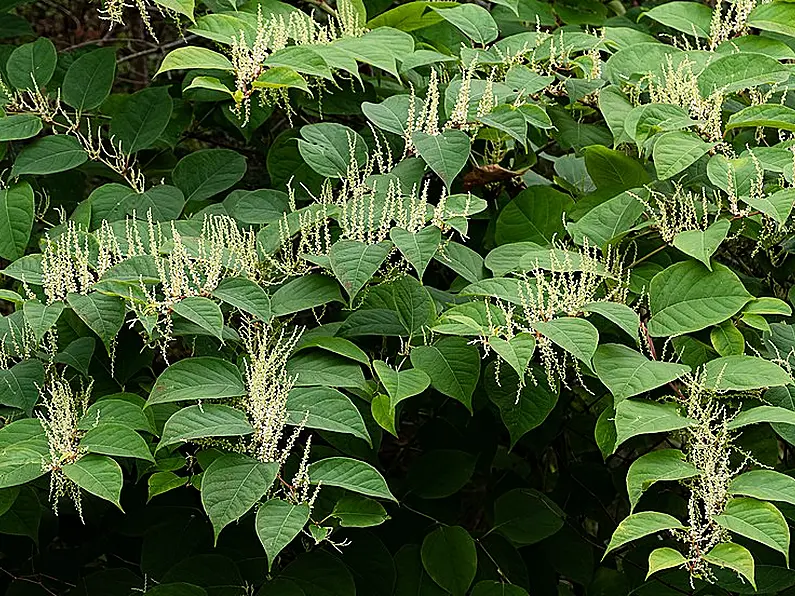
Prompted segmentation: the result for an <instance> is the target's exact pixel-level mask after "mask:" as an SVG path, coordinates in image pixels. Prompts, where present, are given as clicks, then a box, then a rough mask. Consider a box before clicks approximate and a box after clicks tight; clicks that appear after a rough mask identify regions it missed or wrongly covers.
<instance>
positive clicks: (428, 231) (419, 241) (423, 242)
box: [389, 226, 442, 279]
mask: <svg viewBox="0 0 795 596" xmlns="http://www.w3.org/2000/svg"><path fill="white" fill-rule="evenodd" d="M389 237H390V239H391V240H392V242H394V243H395V246H396V247H397V249H398V250H399V251H400V254H402V255H403V257H404V258H405V259H406V260H407V261H408V262H409V263H410V264H411V266H412V267H414V270H415V271H416V272H417V275H418V276H419V278H420V279H422V276H423V275H425V269H427V267H428V263H430V262H431V259H432V258H433V257H434V255H435V254H436V252H437V251H438V250H439V245H440V244H441V242H442V231H441V230H440V229H439V228H437V227H436V226H428V227H426V228H423V229H422V230H420V231H419V232H408V231H406V230H404V229H403V228H392V229H391V230H390V231H389Z"/></svg>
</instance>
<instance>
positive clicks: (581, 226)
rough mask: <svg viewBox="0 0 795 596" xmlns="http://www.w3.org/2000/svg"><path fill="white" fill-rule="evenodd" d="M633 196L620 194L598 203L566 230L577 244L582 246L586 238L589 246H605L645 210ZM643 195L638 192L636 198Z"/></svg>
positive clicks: (629, 226)
mask: <svg viewBox="0 0 795 596" xmlns="http://www.w3.org/2000/svg"><path fill="white" fill-rule="evenodd" d="M633 194H635V193H633ZM633 194H630V193H627V192H622V193H621V194H620V195H618V196H615V197H613V198H612V199H608V200H607V201H605V202H604V203H600V204H599V205H597V206H596V207H594V208H593V209H591V210H590V211H588V212H587V213H586V214H585V215H583V216H582V217H581V218H580V219H578V220H577V221H576V222H571V223H569V224H567V225H566V229H567V230H568V232H569V234H570V235H571V236H572V238H574V241H575V242H576V243H577V244H580V245H582V244H583V242H584V240H585V238H587V239H588V240H589V242H590V244H591V245H596V246H605V245H607V244H608V243H610V242H611V241H612V240H613V239H615V238H617V237H619V236H621V235H623V234H624V233H626V232H627V231H629V230H630V228H632V227H633V226H634V225H635V223H636V222H637V221H638V218H640V216H641V215H643V213H644V211H645V210H646V208H645V207H644V206H643V203H641V202H640V201H639V200H638V199H637V198H635V196H633ZM644 194H645V193H644V192H643V191H640V192H639V193H637V196H643V195H644ZM550 223H551V222H550Z"/></svg>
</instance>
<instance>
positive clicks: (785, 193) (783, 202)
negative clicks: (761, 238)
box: [742, 188, 795, 226]
mask: <svg viewBox="0 0 795 596" xmlns="http://www.w3.org/2000/svg"><path fill="white" fill-rule="evenodd" d="M742 200H743V201H745V202H746V203H748V204H749V205H750V206H751V207H753V208H754V209H757V210H759V211H761V212H762V213H764V214H765V215H767V216H768V217H771V218H773V219H774V220H776V221H777V222H778V223H779V225H782V226H783V225H784V224H786V222H787V220H788V219H789V214H790V212H791V211H792V205H793V203H795V190H793V189H790V188H785V189H784V190H779V191H777V192H774V193H773V194H770V195H767V196H765V197H750V196H748V197H742Z"/></svg>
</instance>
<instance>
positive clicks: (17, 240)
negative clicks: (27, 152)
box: [0, 182, 36, 261]
mask: <svg viewBox="0 0 795 596" xmlns="http://www.w3.org/2000/svg"><path fill="white" fill-rule="evenodd" d="M35 209H36V205H35V201H34V199H33V189H32V188H31V187H30V184H28V183H27V182H20V183H18V184H12V185H11V186H8V187H6V188H2V189H0V257H3V258H4V259H8V260H10V261H14V260H16V259H18V258H19V257H21V256H22V255H24V254H25V248H26V247H27V245H28V240H30V233H31V231H32V230H33V216H34V213H35Z"/></svg>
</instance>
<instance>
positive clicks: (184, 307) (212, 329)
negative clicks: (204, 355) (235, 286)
mask: <svg viewBox="0 0 795 596" xmlns="http://www.w3.org/2000/svg"><path fill="white" fill-rule="evenodd" d="M172 310H173V311H174V312H175V313H176V314H178V315H179V316H181V317H183V318H185V319H187V320H189V321H190V322H191V323H195V324H196V325H198V326H199V327H201V328H202V329H204V330H205V331H207V332H209V333H210V335H214V336H215V337H217V338H218V339H222V337H223V332H224V315H223V313H222V312H221V307H220V306H218V304H216V303H215V302H214V301H212V300H210V299H209V298H205V297H204V296H187V297H186V298H183V299H182V300H180V301H179V302H176V303H175V304H174V305H173V306H172Z"/></svg>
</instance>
